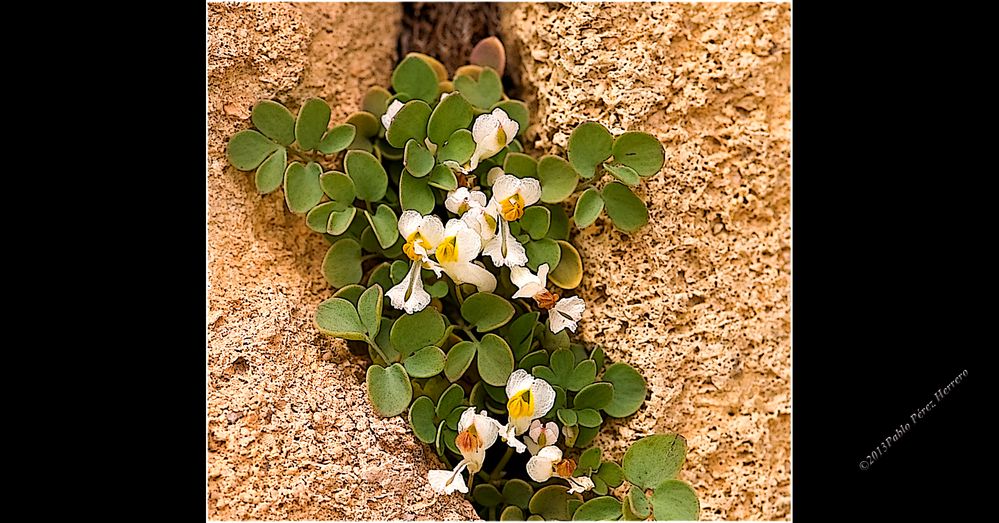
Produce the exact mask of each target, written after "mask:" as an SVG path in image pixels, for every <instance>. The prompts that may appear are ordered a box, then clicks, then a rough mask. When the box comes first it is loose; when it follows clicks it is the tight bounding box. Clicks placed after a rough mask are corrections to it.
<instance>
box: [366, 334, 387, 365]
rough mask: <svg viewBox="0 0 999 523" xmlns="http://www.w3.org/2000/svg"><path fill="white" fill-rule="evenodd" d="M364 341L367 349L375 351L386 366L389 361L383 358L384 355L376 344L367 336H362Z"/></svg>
mask: <svg viewBox="0 0 999 523" xmlns="http://www.w3.org/2000/svg"><path fill="white" fill-rule="evenodd" d="M364 341H366V342H368V346H369V347H371V348H372V349H375V352H377V353H378V355H379V356H381V358H382V361H384V362H385V364H386V365H388V364H389V359H388V358H387V357H386V356H385V353H384V352H382V349H381V347H379V346H378V344H376V343H375V342H373V341H371V338H369V337H368V335H367V334H365V335H364Z"/></svg>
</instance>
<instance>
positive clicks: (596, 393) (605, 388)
mask: <svg viewBox="0 0 999 523" xmlns="http://www.w3.org/2000/svg"><path fill="white" fill-rule="evenodd" d="M613 396H614V386H613V385H611V384H610V383H606V382H602V381H598V382H596V383H591V384H589V385H587V386H585V387H583V388H582V390H580V391H579V394H576V399H575V400H573V407H575V408H576V410H579V409H601V408H603V407H604V406H606V405H607V404H608V403H610V400H611V398H612V397H613Z"/></svg>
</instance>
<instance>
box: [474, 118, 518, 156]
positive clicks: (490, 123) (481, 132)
mask: <svg viewBox="0 0 999 523" xmlns="http://www.w3.org/2000/svg"><path fill="white" fill-rule="evenodd" d="M518 131H520V124H518V123H517V122H516V121H514V120H512V119H510V115H508V114H506V111H504V110H503V109H493V112H491V113H487V114H483V115H481V116H479V117H478V118H476V119H475V123H474V124H473V125H472V140H474V141H475V152H473V153H472V158H471V159H470V160H469V167H468V170H469V171H473V170H475V168H476V167H478V165H479V161H480V160H484V159H486V158H490V157H492V156H493V155H495V154H496V153H498V152H500V151H501V150H503V148H504V147H506V146H507V145H510V142H512V141H513V139H514V138H516V137H517V132H518Z"/></svg>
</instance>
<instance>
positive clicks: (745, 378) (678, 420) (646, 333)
mask: <svg viewBox="0 0 999 523" xmlns="http://www.w3.org/2000/svg"><path fill="white" fill-rule="evenodd" d="M502 14H503V21H502V22H503V27H504V42H505V43H506V44H507V47H508V54H509V55H512V56H514V57H515V58H516V59H519V61H520V64H519V69H520V74H521V80H522V83H523V88H524V95H525V97H526V98H527V99H528V101H529V102H530V104H531V106H532V108H533V109H534V110H535V111H537V112H536V113H535V112H532V118H535V116H536V119H535V120H534V122H535V123H534V124H533V125H532V126H531V128H530V129H529V131H528V136H527V137H528V140H527V142H528V145H533V146H534V148H535V149H536V150H541V151H546V152H559V153H562V152H564V146H565V145H566V143H567V139H568V136H569V133H570V132H571V131H572V129H573V128H574V127H575V126H576V125H577V124H578V123H580V122H582V121H585V120H597V121H599V122H601V123H603V124H605V125H606V126H608V127H609V128H610V129H611V130H612V132H614V133H615V134H618V133H620V132H622V131H624V130H625V129H631V130H644V131H647V132H650V133H653V134H654V135H656V136H657V137H658V138H659V139H660V140H661V141H662V142H663V144H664V145H665V147H666V155H667V161H666V167H665V169H664V170H663V172H661V173H660V174H658V175H656V176H655V177H653V178H651V179H648V180H646V181H645V182H644V183H643V185H642V187H641V190H640V193H639V194H640V196H644V199H645V201H646V202H647V204H648V206H649V210H650V218H651V223H650V224H649V226H648V227H646V228H644V229H642V230H641V231H640V232H639V233H637V234H635V235H633V236H630V237H629V236H627V235H625V234H622V233H620V232H616V231H614V230H613V227H612V226H611V224H610V221H609V220H607V219H601V220H598V221H597V223H596V224H595V225H593V226H591V227H589V228H587V229H586V230H584V231H582V232H580V233H578V234H577V235H576V237H575V238H574V242H575V243H576V244H577V245H578V246H579V247H580V252H581V253H582V255H583V257H584V265H585V269H586V273H585V277H584V280H583V281H584V283H583V285H582V287H581V288H580V289H579V293H580V294H581V295H582V297H583V298H584V299H586V301H587V306H588V308H587V312H586V314H585V316H584V318H583V322H582V324H581V333H582V336H583V337H584V338H585V339H587V340H590V341H594V342H597V343H601V344H603V345H604V346H605V347H606V348H607V352H608V354H609V355H610V356H611V357H612V358H614V359H618V360H624V361H628V362H630V363H632V364H633V365H635V366H636V367H638V368H639V369H641V370H642V372H643V373H644V375H645V376H646V378H647V379H648V380H649V385H650V390H651V394H650V398H649V401H648V402H647V403H646V404H645V407H644V408H643V409H642V410H641V411H640V412H639V413H638V414H637V415H635V416H634V417H632V418H631V419H627V420H624V421H623V422H615V423H612V424H610V425H609V426H610V428H609V429H607V430H605V432H604V434H602V435H601V436H600V438H599V439H598V441H597V444H598V445H600V446H601V447H603V448H604V449H605V450H610V451H611V455H613V456H616V457H620V456H621V454H622V453H623V451H624V449H625V448H626V446H627V445H628V444H630V443H631V442H633V441H634V440H636V439H638V438H639V437H641V436H642V435H644V434H647V433H651V432H656V431H659V432H661V431H677V432H679V433H681V434H683V435H685V436H686V438H687V440H688V444H689V447H690V451H689V454H688V461H687V464H686V466H685V468H684V471H683V472H682V473H681V478H683V479H685V480H687V481H690V482H691V483H692V484H693V486H694V488H695V490H696V491H697V492H698V495H699V497H700V499H701V506H702V510H701V518H702V519H786V518H789V517H790V378H791V374H790V301H789V295H790V192H791V191H790V29H791V26H790V6H789V5H788V4H777V5H775V4H646V3H621V4H589V3H573V4H569V5H557V4H549V3H545V4H504V7H503V8H502ZM515 61H516V60H515ZM513 66H514V67H518V66H517V64H513Z"/></svg>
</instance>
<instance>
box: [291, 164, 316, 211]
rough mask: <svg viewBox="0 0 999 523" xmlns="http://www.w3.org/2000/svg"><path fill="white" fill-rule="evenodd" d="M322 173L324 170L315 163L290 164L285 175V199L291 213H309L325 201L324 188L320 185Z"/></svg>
mask: <svg viewBox="0 0 999 523" xmlns="http://www.w3.org/2000/svg"><path fill="white" fill-rule="evenodd" d="M322 172H323V168H322V167H321V166H320V165H319V164H318V163H315V162H309V164H308V165H302V164H300V163H298V162H291V163H290V164H288V170H287V171H285V175H284V198H285V201H286V202H287V203H288V209H290V210H291V212H294V213H298V214H303V213H307V212H309V210H311V209H312V208H313V207H315V206H316V204H318V203H319V202H320V201H321V200H322V199H323V188H322V186H321V185H319V175H320V174H322Z"/></svg>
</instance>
